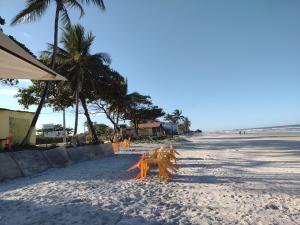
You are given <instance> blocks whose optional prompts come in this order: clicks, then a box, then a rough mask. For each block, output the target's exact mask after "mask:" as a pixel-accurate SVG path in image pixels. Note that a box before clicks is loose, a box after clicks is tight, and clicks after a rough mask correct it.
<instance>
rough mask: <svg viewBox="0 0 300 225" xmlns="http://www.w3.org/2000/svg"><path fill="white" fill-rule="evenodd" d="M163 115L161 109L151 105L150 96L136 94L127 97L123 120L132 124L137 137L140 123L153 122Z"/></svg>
mask: <svg viewBox="0 0 300 225" xmlns="http://www.w3.org/2000/svg"><path fill="white" fill-rule="evenodd" d="M164 115H165V113H164V111H163V109H161V108H159V107H158V106H154V105H153V104H152V102H151V98H150V96H146V95H141V94H139V93H137V92H134V93H132V94H130V95H127V98H126V108H125V111H124V115H123V118H124V119H125V120H129V121H131V122H132V124H133V125H134V130H135V133H136V135H137V136H138V134H139V133H138V130H139V127H138V125H139V124H140V123H145V122H149V121H154V120H156V119H157V118H159V117H162V116H164Z"/></svg>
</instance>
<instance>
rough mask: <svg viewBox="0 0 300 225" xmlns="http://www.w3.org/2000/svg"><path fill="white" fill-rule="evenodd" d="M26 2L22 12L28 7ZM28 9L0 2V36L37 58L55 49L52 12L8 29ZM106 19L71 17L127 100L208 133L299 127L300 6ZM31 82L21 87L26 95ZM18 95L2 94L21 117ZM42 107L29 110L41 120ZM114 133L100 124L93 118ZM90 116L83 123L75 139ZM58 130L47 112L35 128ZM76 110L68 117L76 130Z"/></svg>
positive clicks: (232, 0) (151, 5) (168, 6)
mask: <svg viewBox="0 0 300 225" xmlns="http://www.w3.org/2000/svg"><path fill="white" fill-rule="evenodd" d="M22 2H23V3H22ZM25 2H26V1H25V0H24V1H20V0H10V1H7V0H0V15H1V16H2V17H4V18H5V19H6V22H7V23H6V25H5V26H3V30H4V32H5V33H6V34H11V35H13V36H14V37H15V38H17V40H19V41H20V42H22V43H24V44H25V45H26V46H27V47H28V48H29V49H31V50H32V51H33V52H34V53H35V54H37V55H38V54H39V53H40V52H41V51H42V50H45V48H46V43H52V42H53V27H54V13H55V12H54V7H53V6H54V5H53V4H52V5H51V7H50V8H49V9H48V10H47V12H46V14H45V15H44V16H43V17H42V18H41V19H40V20H39V21H36V22H33V23H30V24H21V25H17V26H13V27H12V26H10V25H9V24H10V21H11V19H12V18H13V16H14V15H16V14H17V13H18V12H19V11H21V10H22V9H23V8H24V7H25ZM105 3H106V7H107V10H106V11H105V12H102V11H100V10H99V9H98V8H97V7H93V6H85V7H84V8H85V12H86V13H85V16H84V17H82V18H81V19H79V14H78V12H77V11H74V10H70V15H71V18H72V22H73V23H81V24H82V25H83V26H84V27H85V28H86V30H87V31H92V32H93V34H94V35H95V36H96V39H95V41H94V44H93V46H92V53H97V52H107V53H109V54H110V55H111V57H112V64H111V66H112V68H114V69H116V70H117V71H118V72H119V73H120V74H122V75H123V76H125V77H127V78H128V81H129V91H130V92H132V91H138V92H140V93H141V94H146V95H150V96H151V97H152V100H153V103H154V104H156V105H158V106H160V107H162V108H163V109H164V110H165V112H167V113H171V112H172V111H173V110H174V109H177V108H178V109H181V110H182V111H183V114H184V116H187V117H189V119H190V120H191V122H192V127H191V128H192V129H202V130H204V131H213V130H223V129H240V128H249V127H261V126H276V125H288V124H298V123H300V101H299V99H300V76H299V75H300V63H299V60H300V1H298V0H286V1H281V0H264V1H261V0H251V1H240V0H227V1H223V0H206V1H202V0H188V1H183V0H172V1H170V0H151V1H149V0H122V1H120V0H119V1H117V0H106V1H105ZM29 84H30V81H22V82H21V83H20V84H19V86H20V87H26V86H28V85H29ZM15 93H16V88H8V87H3V86H2V87H0V107H2V108H11V109H22V106H20V105H18V103H17V99H16V98H15V97H14V94H15ZM35 108H36V107H31V108H30V110H31V111H35ZM92 119H93V120H94V121H97V122H103V123H107V124H109V122H108V121H107V120H106V119H105V117H104V116H103V115H97V116H93V117H92ZM84 121H85V117H84V115H83V114H81V115H80V119H79V123H80V124H81V126H80V127H79V131H80V132H82V131H83V129H84V128H83V123H84ZM44 123H62V113H61V112H59V113H53V112H52V109H47V108H46V109H44V110H43V111H42V114H41V117H40V119H39V120H38V124H37V127H40V126H41V124H44ZM73 124H74V110H73V109H68V111H67V126H68V127H73Z"/></svg>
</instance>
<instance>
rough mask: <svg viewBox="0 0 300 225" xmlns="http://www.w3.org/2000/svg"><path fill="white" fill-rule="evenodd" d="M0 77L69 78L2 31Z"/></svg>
mask: <svg viewBox="0 0 300 225" xmlns="http://www.w3.org/2000/svg"><path fill="white" fill-rule="evenodd" d="M0 79H30V80H67V79H66V78H64V77H63V76H61V75H59V74H57V73H56V72H54V71H53V70H51V69H49V68H48V67H47V66H45V65H44V64H42V63H41V62H39V61H38V60H36V59H35V58H34V57H32V56H31V55H30V54H29V53H28V52H26V51H25V50H24V49H23V48H21V47H20V46H19V45H17V44H16V43H15V42H14V41H13V40H11V39H10V38H9V37H7V36H6V35H5V34H4V33H2V32H1V31H0Z"/></svg>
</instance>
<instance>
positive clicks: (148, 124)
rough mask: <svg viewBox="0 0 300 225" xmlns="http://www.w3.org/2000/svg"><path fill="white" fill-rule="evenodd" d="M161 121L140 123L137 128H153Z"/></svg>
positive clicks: (158, 125)
mask: <svg viewBox="0 0 300 225" xmlns="http://www.w3.org/2000/svg"><path fill="white" fill-rule="evenodd" d="M160 125H161V122H150V123H141V124H139V125H138V126H139V129H145V128H153V127H160Z"/></svg>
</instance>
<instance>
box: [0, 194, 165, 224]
mask: <svg viewBox="0 0 300 225" xmlns="http://www.w3.org/2000/svg"><path fill="white" fill-rule="evenodd" d="M0 223H1V225H13V224H22V225H42V224H43V225H66V224H78V225H107V224H111V225H113V224H118V225H128V224H143V225H160V224H167V225H169V224H168V223H166V222H164V221H152V220H146V219H145V218H143V217H141V216H129V215H124V214H122V213H120V212H117V211H114V210H110V209H102V208H101V206H100V205H92V204H91V203H89V202H87V201H85V200H84V199H70V201H69V202H64V203H63V204H59V205H50V206H49V205H48V204H47V203H46V204H44V203H43V204H41V205H38V204H36V203H34V202H29V201H20V200H0Z"/></svg>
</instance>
